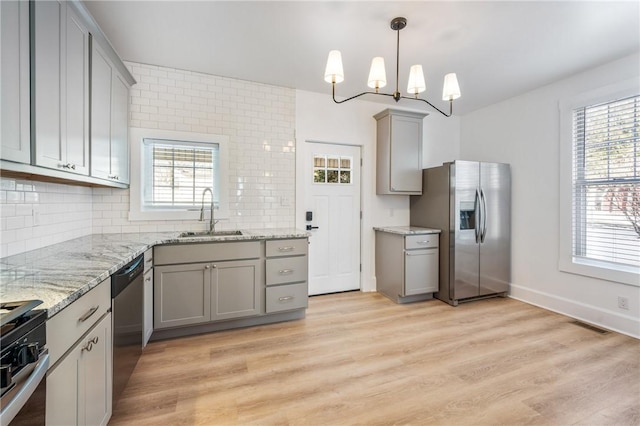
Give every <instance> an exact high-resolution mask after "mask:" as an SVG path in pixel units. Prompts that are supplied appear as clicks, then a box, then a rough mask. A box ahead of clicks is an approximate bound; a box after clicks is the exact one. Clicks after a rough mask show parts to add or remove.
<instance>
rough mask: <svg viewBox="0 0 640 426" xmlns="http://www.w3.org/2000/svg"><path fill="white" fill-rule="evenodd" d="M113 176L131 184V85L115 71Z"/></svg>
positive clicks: (112, 139)
mask: <svg viewBox="0 0 640 426" xmlns="http://www.w3.org/2000/svg"><path fill="white" fill-rule="evenodd" d="M111 176H112V179H114V180H116V181H118V182H121V183H129V85H128V84H127V82H126V81H125V80H124V79H123V78H122V76H121V75H120V74H118V73H117V72H115V71H114V73H113V83H112V97H111Z"/></svg>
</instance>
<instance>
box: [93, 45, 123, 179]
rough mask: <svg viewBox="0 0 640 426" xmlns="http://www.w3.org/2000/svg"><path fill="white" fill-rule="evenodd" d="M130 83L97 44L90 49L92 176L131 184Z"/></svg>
mask: <svg viewBox="0 0 640 426" xmlns="http://www.w3.org/2000/svg"><path fill="white" fill-rule="evenodd" d="M128 106H129V84H128V83H127V82H126V80H125V79H124V78H123V77H122V75H121V74H120V73H119V72H118V71H117V69H116V68H115V67H114V65H113V63H112V62H111V60H110V59H109V56H108V55H107V54H106V53H105V52H104V50H103V49H102V47H101V46H100V45H98V44H97V43H95V42H94V43H92V51H91V176H94V177H97V178H101V179H109V180H112V181H116V182H121V183H129V136H128V135H129V132H128V129H129V122H128V117H129V115H128V113H129V110H128Z"/></svg>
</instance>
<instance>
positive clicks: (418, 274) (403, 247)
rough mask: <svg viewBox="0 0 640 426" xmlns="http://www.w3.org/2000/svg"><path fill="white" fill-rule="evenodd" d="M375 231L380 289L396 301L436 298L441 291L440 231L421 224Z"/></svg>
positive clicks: (376, 229) (377, 277) (377, 276)
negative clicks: (439, 277)
mask: <svg viewBox="0 0 640 426" xmlns="http://www.w3.org/2000/svg"><path fill="white" fill-rule="evenodd" d="M374 230H375V231H376V255H375V259H376V283H377V290H378V292H380V293H382V294H383V295H385V296H387V297H388V298H389V299H391V300H393V301H394V302H396V303H407V302H417V301H420V300H427V299H431V298H433V293H435V292H437V291H438V269H439V268H438V258H439V255H438V247H439V234H440V231H439V230H436V229H429V228H418V227H387V228H374Z"/></svg>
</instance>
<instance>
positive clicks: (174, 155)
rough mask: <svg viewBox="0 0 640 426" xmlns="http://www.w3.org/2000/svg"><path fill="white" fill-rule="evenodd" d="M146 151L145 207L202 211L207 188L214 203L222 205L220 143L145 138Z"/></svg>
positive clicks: (207, 201) (207, 200)
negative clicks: (220, 193)
mask: <svg viewBox="0 0 640 426" xmlns="http://www.w3.org/2000/svg"><path fill="white" fill-rule="evenodd" d="M144 149H145V156H144V157H145V182H144V184H145V187H144V191H143V205H144V207H145V208H150V209H154V208H155V209H182V210H184V209H194V208H200V206H201V204H202V193H203V191H204V190H205V189H206V188H211V189H212V192H213V198H214V202H215V203H216V204H217V203H218V202H219V185H218V184H217V183H218V180H219V145H218V144H204V143H197V142H188V141H170V140H159V139H145V140H144ZM205 202H206V203H207V204H208V203H209V202H210V201H209V198H207V199H206V200H205Z"/></svg>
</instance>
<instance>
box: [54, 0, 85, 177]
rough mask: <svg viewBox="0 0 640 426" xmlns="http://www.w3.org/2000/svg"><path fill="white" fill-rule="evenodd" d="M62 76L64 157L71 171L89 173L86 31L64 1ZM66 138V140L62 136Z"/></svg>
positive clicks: (76, 15) (73, 11)
mask: <svg viewBox="0 0 640 426" xmlns="http://www.w3.org/2000/svg"><path fill="white" fill-rule="evenodd" d="M66 6H67V13H66V22H65V30H64V33H63V34H64V36H65V38H64V40H63V43H62V49H63V60H62V66H63V70H64V72H63V76H64V79H63V80H62V85H61V90H62V93H63V98H64V99H65V102H64V104H63V108H62V114H63V118H64V120H63V123H64V124H63V125H64V128H63V133H62V135H63V145H64V147H65V152H64V155H65V158H66V161H67V163H69V164H71V165H72V166H71V171H72V172H74V173H79V174H84V175H88V174H89V31H88V29H87V28H86V26H85V25H84V24H83V23H82V21H81V20H80V17H79V16H78V14H77V13H76V12H75V10H74V9H73V8H72V7H71V6H70V5H69V3H66ZM65 139H66V140H65Z"/></svg>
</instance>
